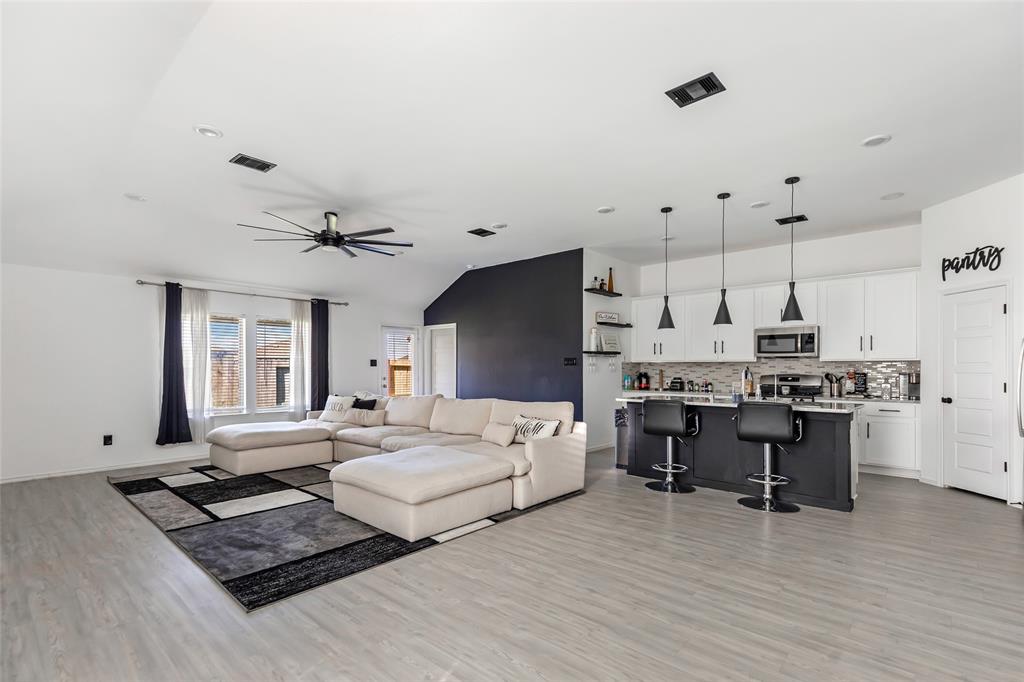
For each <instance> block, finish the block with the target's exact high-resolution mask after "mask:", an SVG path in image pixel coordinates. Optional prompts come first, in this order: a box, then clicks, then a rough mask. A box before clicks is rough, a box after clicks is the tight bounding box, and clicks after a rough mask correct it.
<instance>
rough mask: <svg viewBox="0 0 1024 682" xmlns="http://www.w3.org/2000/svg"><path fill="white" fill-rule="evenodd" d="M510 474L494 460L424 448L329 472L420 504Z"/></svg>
mask: <svg viewBox="0 0 1024 682" xmlns="http://www.w3.org/2000/svg"><path fill="white" fill-rule="evenodd" d="M342 433H344V431H343V432H342ZM512 471H513V466H512V465H511V464H510V463H508V462H503V461H501V460H500V459H497V458H495V457H485V456H483V455H475V454H473V453H470V452H461V451H459V450H453V449H452V448H449V447H437V446H426V447H419V448H412V449H410V450H400V451H398V452H389V453H386V454H383V455H374V456H372V457H362V458H360V459H353V460H350V461H348V462H342V463H341V464H339V465H338V466H336V467H334V469H332V470H331V480H332V481H334V482H335V483H345V484H348V485H352V486H355V487H357V488H362V489H363V490H368V491H370V492H373V493H376V494H378V495H383V496H384V497H390V498H391V499H393V500H398V501H400V502H405V503H406V504H420V503H423V502H428V501H430V500H436V499H438V498H439V497H444V496H446V495H452V494H454V493H458V492H462V491H463V490H469V489H471V488H477V487H479V486H482V485H487V484H488V483H494V482H495V481H500V480H501V479H503V478H508V477H509V476H511V475H512Z"/></svg>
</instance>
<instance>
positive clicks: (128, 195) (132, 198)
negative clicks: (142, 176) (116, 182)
mask: <svg viewBox="0 0 1024 682" xmlns="http://www.w3.org/2000/svg"><path fill="white" fill-rule="evenodd" d="M124 198H125V199H127V200H129V201H145V200H146V197H144V196H142V195H141V194H134V193H132V192H125V193H124Z"/></svg>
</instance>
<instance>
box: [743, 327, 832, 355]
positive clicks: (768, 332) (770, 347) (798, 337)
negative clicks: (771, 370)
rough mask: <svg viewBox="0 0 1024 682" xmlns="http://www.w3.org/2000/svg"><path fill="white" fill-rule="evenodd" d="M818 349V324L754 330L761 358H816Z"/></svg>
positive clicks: (755, 343)
mask: <svg viewBox="0 0 1024 682" xmlns="http://www.w3.org/2000/svg"><path fill="white" fill-rule="evenodd" d="M818 350H819V337H818V327H817V325H813V326H811V325H808V326H805V327H767V328H764V329H755V330H754V351H755V354H756V355H757V357H759V358H771V357H777V358H805V357H808V358H816V357H818Z"/></svg>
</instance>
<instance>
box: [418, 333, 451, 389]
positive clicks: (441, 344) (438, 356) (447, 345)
mask: <svg viewBox="0 0 1024 682" xmlns="http://www.w3.org/2000/svg"><path fill="white" fill-rule="evenodd" d="M423 330H424V336H425V341H426V343H425V345H426V348H425V353H424V355H425V361H426V365H427V366H426V367H425V368H424V370H425V377H426V380H425V382H424V383H425V384H426V391H424V392H425V393H427V394H434V393H440V394H441V395H443V396H444V397H445V398H454V397H456V395H457V386H456V382H457V371H456V358H457V357H458V354H457V347H458V346H457V339H458V335H457V333H456V328H455V325H454V324H435V325H428V326H426V327H424V328H423Z"/></svg>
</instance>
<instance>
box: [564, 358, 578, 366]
mask: <svg viewBox="0 0 1024 682" xmlns="http://www.w3.org/2000/svg"><path fill="white" fill-rule="evenodd" d="M562 365H563V366H565V367H575V366H576V358H562Z"/></svg>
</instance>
